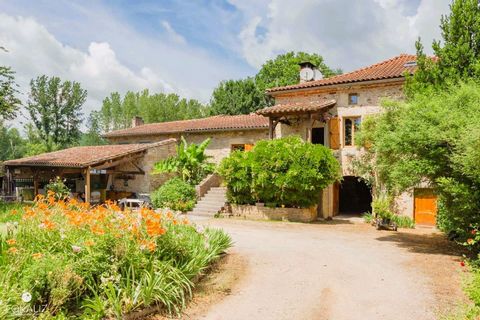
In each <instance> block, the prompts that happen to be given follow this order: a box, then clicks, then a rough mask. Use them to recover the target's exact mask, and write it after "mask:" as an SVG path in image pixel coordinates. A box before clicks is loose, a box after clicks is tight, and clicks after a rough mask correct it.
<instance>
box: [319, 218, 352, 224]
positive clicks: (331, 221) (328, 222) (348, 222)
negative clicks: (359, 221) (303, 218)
mask: <svg viewBox="0 0 480 320" xmlns="http://www.w3.org/2000/svg"><path fill="white" fill-rule="evenodd" d="M310 224H323V225H338V224H355V223H353V222H352V221H350V220H348V219H336V218H335V219H333V220H317V221H313V222H310Z"/></svg>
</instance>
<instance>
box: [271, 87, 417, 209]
mask: <svg viewBox="0 0 480 320" xmlns="http://www.w3.org/2000/svg"><path fill="white" fill-rule="evenodd" d="M350 94H357V96H358V103H357V104H355V105H349V95H350ZM274 98H275V103H276V104H286V103H296V102H308V101H315V100H323V99H326V100H331V99H334V100H336V101H337V103H336V105H335V107H334V108H332V109H331V110H329V111H328V114H329V116H330V117H338V119H339V138H340V139H339V140H340V147H339V149H338V150H335V151H334V155H335V156H336V158H337V159H338V160H339V162H340V164H341V168H342V174H343V176H352V175H354V174H353V173H352V170H351V160H352V159H353V158H355V157H356V156H358V155H359V153H360V152H361V150H359V149H358V148H357V147H356V146H346V145H345V137H344V132H345V131H344V124H345V119H347V118H360V119H361V120H363V119H364V118H365V117H367V116H369V115H373V114H376V113H379V112H381V110H382V109H381V107H380V105H381V101H382V99H393V100H399V99H403V98H404V95H403V81H399V80H395V81H385V82H382V81H377V82H375V83H370V84H368V85H365V84H361V83H360V84H348V85H336V86H331V87H324V88H320V89H318V88H317V89H309V90H302V91H296V92H294V93H291V92H288V93H282V92H280V93H277V94H274ZM289 120H290V124H288V125H287V124H284V123H279V124H278V125H277V127H276V128H275V132H274V136H275V137H285V136H288V135H299V136H300V137H302V138H303V139H305V140H306V139H307V130H308V121H309V120H308V118H307V116H290V117H289ZM316 127H324V128H325V129H324V141H325V146H327V147H329V127H328V121H326V122H321V121H315V122H314V123H313V128H316ZM334 192H335V191H334V188H333V187H332V186H330V187H328V188H327V189H325V190H324V191H323V193H322V197H321V201H320V204H319V207H320V209H319V215H320V216H323V217H324V218H326V217H332V216H334V215H336V214H338V208H339V206H338V203H335V202H338V196H337V197H335V195H334ZM395 204H396V211H397V213H398V214H401V215H406V216H409V217H412V218H413V195H412V193H404V194H402V195H400V196H399V197H397V199H395Z"/></svg>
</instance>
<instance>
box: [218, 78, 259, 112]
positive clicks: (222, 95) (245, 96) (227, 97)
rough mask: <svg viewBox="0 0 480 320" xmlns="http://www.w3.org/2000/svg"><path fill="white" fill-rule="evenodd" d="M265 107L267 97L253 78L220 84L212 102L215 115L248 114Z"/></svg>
mask: <svg viewBox="0 0 480 320" xmlns="http://www.w3.org/2000/svg"><path fill="white" fill-rule="evenodd" d="M265 106H266V99H265V95H264V93H263V92H262V91H261V90H259V88H258V87H257V85H256V84H255V80H254V79H252V78H247V79H243V80H228V81H222V82H220V84H219V86H218V87H217V88H215V90H214V91H213V93H212V100H211V101H210V108H211V109H210V111H211V113H212V114H213V115H216V114H229V115H235V114H248V113H251V112H254V111H255V110H258V109H261V108H263V107H265Z"/></svg>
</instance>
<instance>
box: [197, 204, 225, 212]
mask: <svg viewBox="0 0 480 320" xmlns="http://www.w3.org/2000/svg"><path fill="white" fill-rule="evenodd" d="M195 209H199V210H207V211H218V210H220V209H222V206H208V205H203V206H196V207H195V208H193V210H195Z"/></svg>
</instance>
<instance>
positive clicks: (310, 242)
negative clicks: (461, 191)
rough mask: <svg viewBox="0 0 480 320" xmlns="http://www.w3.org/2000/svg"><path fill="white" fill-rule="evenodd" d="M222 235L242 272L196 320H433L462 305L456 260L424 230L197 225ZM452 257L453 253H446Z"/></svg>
mask: <svg viewBox="0 0 480 320" xmlns="http://www.w3.org/2000/svg"><path fill="white" fill-rule="evenodd" d="M196 223H198V224H202V225H209V226H214V227H221V228H223V229H224V230H226V231H227V232H228V233H229V234H230V235H231V236H232V238H233V240H234V241H235V247H234V248H232V249H231V250H232V253H234V254H235V255H239V256H241V257H244V258H245V259H246V262H247V263H246V265H247V266H248V267H247V270H245V275H244V276H243V277H242V278H241V280H240V282H239V283H238V284H237V285H236V286H235V287H234V288H233V290H232V292H231V294H230V295H228V296H227V297H225V298H224V299H223V300H222V301H219V302H218V303H215V304H213V305H212V306H211V307H210V308H209V309H208V310H207V311H205V312H204V314H203V315H198V316H195V318H196V319H228V320H234V319H239V320H240V319H241V320H246V319H249V320H250V319H262V320H269V319H272V320H280V319H335V320H341V319H348V320H351V319H369V320H374V319H383V320H385V319H436V318H437V317H438V314H439V310H440V309H445V307H446V306H448V305H450V304H451V305H453V304H454V302H455V301H458V300H459V299H462V294H461V291H460V289H459V288H460V284H459V282H460V269H461V268H460V267H459V263H458V254H457V253H455V252H454V251H451V250H450V247H451V245H449V244H448V242H446V241H445V240H444V239H443V237H442V236H441V235H439V234H437V235H435V234H431V231H429V230H426V231H425V230H413V231H403V232H397V233H395V232H388V231H376V230H374V229H373V228H372V227H371V226H368V225H365V224H350V223H349V222H348V221H337V222H335V221H334V222H333V223H330V224H328V225H326V224H314V225H312V224H310V225H308V224H296V223H283V222H253V221H242V220H231V219H212V220H203V221H197V222H196ZM452 250H454V249H452Z"/></svg>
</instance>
